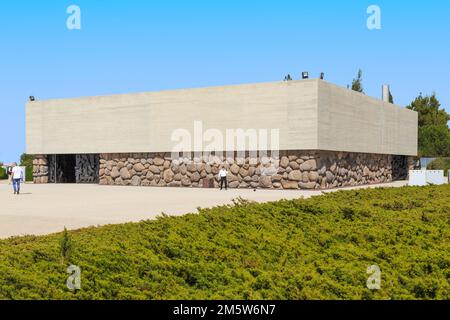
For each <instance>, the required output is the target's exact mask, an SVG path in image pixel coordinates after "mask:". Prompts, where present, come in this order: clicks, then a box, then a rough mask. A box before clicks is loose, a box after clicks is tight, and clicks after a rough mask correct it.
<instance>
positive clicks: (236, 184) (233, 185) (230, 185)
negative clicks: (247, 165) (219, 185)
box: [228, 181, 239, 189]
mask: <svg viewBox="0 0 450 320" xmlns="http://www.w3.org/2000/svg"><path fill="white" fill-rule="evenodd" d="M228 186H229V187H230V188H233V189H234V188H238V187H239V181H233V182H230V183H229V184H228Z"/></svg>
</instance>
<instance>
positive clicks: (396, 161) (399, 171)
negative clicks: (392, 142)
mask: <svg viewBox="0 0 450 320" xmlns="http://www.w3.org/2000/svg"><path fill="white" fill-rule="evenodd" d="M407 178H408V159H407V157H406V156H392V180H406V179H407Z"/></svg>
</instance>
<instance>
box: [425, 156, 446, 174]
mask: <svg viewBox="0 0 450 320" xmlns="http://www.w3.org/2000/svg"><path fill="white" fill-rule="evenodd" d="M427 169H428V170H444V173H445V176H447V175H448V171H449V170H450V158H438V159H436V160H434V161H432V162H431V163H429V164H428V166H427Z"/></svg>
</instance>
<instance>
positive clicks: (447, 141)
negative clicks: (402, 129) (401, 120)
mask: <svg viewBox="0 0 450 320" xmlns="http://www.w3.org/2000/svg"><path fill="white" fill-rule="evenodd" d="M419 155H420V156H422V157H450V130H449V129H448V127H447V126H446V125H445V126H442V125H440V126H435V125H426V126H423V127H419Z"/></svg>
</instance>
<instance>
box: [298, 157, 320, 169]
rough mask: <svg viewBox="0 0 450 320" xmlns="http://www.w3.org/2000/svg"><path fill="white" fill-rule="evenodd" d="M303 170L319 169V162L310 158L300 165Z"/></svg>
mask: <svg viewBox="0 0 450 320" xmlns="http://www.w3.org/2000/svg"><path fill="white" fill-rule="evenodd" d="M300 170H301V171H311V170H317V162H316V160H315V159H310V160H307V161H305V162H303V163H302V164H301V165H300Z"/></svg>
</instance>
